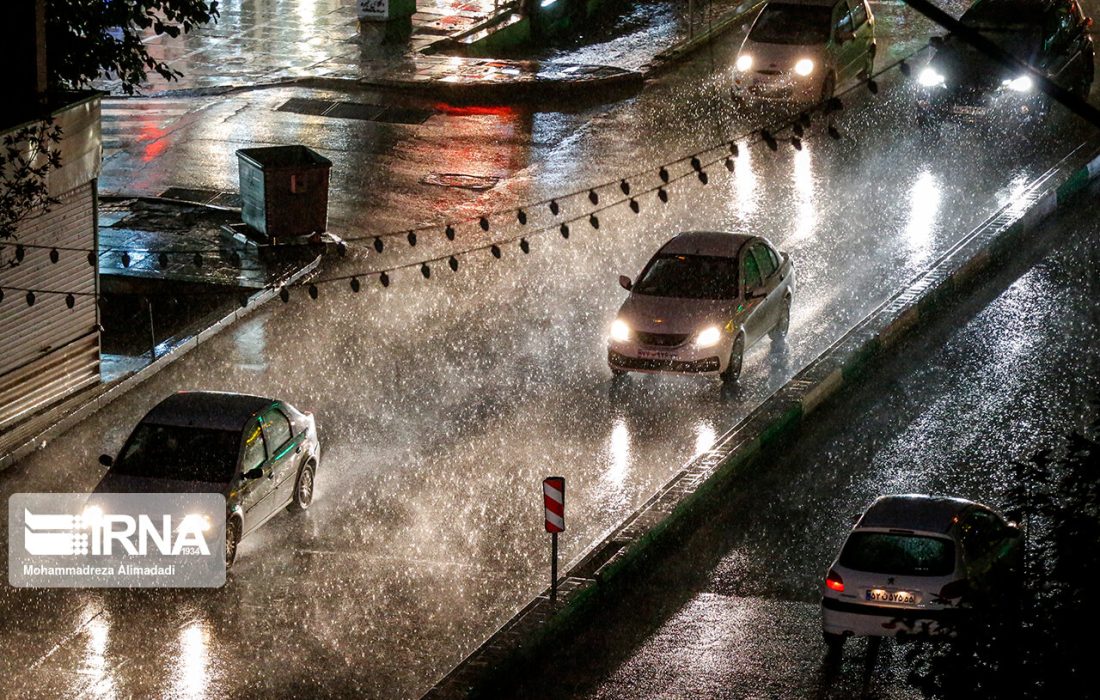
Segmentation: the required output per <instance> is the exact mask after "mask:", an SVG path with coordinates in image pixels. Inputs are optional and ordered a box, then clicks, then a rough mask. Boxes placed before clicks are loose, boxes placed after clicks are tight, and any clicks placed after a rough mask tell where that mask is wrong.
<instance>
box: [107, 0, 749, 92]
mask: <svg viewBox="0 0 1100 700" xmlns="http://www.w3.org/2000/svg"><path fill="white" fill-rule="evenodd" d="M760 3H761V0H716V2H713V3H708V4H706V5H703V4H700V6H701V7H704V8H705V11H706V15H705V16H700V15H699V13H698V12H697V13H696V15H697V16H696V18H695V20H694V21H693V22H692V25H693V26H692V28H689V26H688V22H687V20H686V16H685V15H684V11H683V10H681V9H680V6H679V4H676V3H671V4H668V6H667V7H666V6H665V5H662V4H661V3H657V4H655V5H652V6H644V7H643V6H639V8H637V9H634V10H632V11H633V12H634V13H635V14H634V16H632V17H630V18H629V21H628V22H626V23H627V24H628V25H631V26H630V27H628V28H627V29H625V30H623V31H625V32H627V33H626V34H625V35H624V36H621V37H620V36H618V35H617V34H616V30H614V29H613V30H612V31H611V34H612V36H611V37H610V39H609V40H607V41H605V42H604V43H598V40H597V43H592V42H588V43H586V44H585V45H583V46H579V47H573V48H564V49H553V48H552V47H543V48H542V49H541V50H540V53H539V55H538V60H513V59H498V58H475V57H469V56H459V55H443V53H441V52H453V51H454V50H455V48H456V47H459V46H461V45H462V44H463V41H466V42H469V41H471V40H473V39H475V38H478V37H480V36H482V35H484V34H486V33H491V32H493V31H495V30H496V29H497V28H501V27H506V26H508V25H509V24H511V23H514V22H515V21H516V20H517V19H518V18H519V15H518V12H517V2H516V0H509V1H507V2H506V1H503V0H500V1H491V0H418V3H417V9H418V11H417V12H416V14H415V15H413V17H412V34H411V36H410V37H409V39H408V40H407V41H406V42H404V43H401V44H384V43H382V41H381V30H380V29H379V28H376V27H374V26H373V25H363V27H360V26H359V22H358V21H357V19H356V7H355V2H352V1H351V0H316V1H315V2H311V3H301V4H299V5H298V7H297V8H296V11H295V12H294V13H286V12H285V8H284V6H281V5H280V6H264V7H256V6H252V5H248V6H244V5H231V6H227V7H223V8H222V14H221V17H220V18H219V20H218V23H217V24H211V25H206V26H201V27H197V28H195V29H194V30H192V31H191V32H190V33H187V34H183V35H181V36H179V37H177V38H175V39H172V38H170V37H168V36H167V35H161V36H156V35H153V34H150V35H149V36H148V37H147V38H146V40H145V44H146V46H147V47H148V48H149V51H150V54H151V55H152V56H153V57H154V58H156V59H160V60H164V61H166V62H168V64H169V65H170V66H171V67H172V68H174V69H176V70H179V71H180V72H182V73H183V76H182V77H180V78H179V79H178V80H172V81H166V80H164V79H163V78H162V77H161V76H159V75H157V74H156V73H152V74H150V75H149V77H148V80H147V82H146V83H145V84H144V85H142V86H140V89H139V92H140V93H141V94H145V95H188V94H191V95H201V94H219V93H223V92H228V91H231V90H235V89H249V88H255V87H264V86H275V85H302V86H307V87H321V88H342V87H343V88H346V87H365V88H383V89H387V90H402V91H408V92H413V93H418V94H424V93H429V94H435V95H438V96H440V97H447V98H461V99H493V100H499V99H501V98H502V97H503V98H509V99H516V100H523V99H530V98H532V97H558V96H563V95H565V94H579V93H580V94H588V95H593V94H595V95H600V94H601V93H600V92H599V91H597V90H593V89H592V88H593V87H595V86H597V85H598V86H600V87H601V88H603V87H609V88H616V89H620V90H621V89H637V88H640V87H641V85H642V84H643V83H644V81H645V79H646V78H647V77H648V76H650V75H652V74H654V73H656V72H658V71H659V70H661V69H662V68H664V67H665V66H667V65H670V64H671V63H673V62H675V61H678V60H680V59H681V58H683V57H684V56H685V55H687V54H688V53H690V52H691V51H694V50H695V49H697V48H700V47H702V46H705V45H706V44H707V43H709V42H710V41H712V40H713V39H714V38H716V37H717V36H720V35H721V34H723V33H724V32H725V31H727V30H728V29H729V28H731V27H732V26H734V25H736V24H737V23H738V22H740V21H741V20H742V19H744V18H745V17H746V16H748V15H749V14H750V13H751V12H752V11H753V10H755V9H756V8H758V7H759V5H760ZM639 23H640V24H642V25H645V26H644V27H643V28H642V29H637V28H636V27H634V26H633V25H636V24H639ZM598 33H599V32H598V31H596V34H598ZM619 39H622V41H619ZM611 57H614V59H613V60H614V62H615V63H616V64H617V65H605V63H604V59H606V58H611ZM592 61H597V62H592ZM513 86H514V87H513ZM98 87H100V88H102V89H104V90H107V91H109V92H112V93H116V94H118V93H120V92H121V85H120V83H119V81H117V80H115V81H102V82H101V83H99V84H98Z"/></svg>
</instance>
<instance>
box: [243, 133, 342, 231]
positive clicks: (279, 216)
mask: <svg viewBox="0 0 1100 700" xmlns="http://www.w3.org/2000/svg"><path fill="white" fill-rule="evenodd" d="M237 164H238V166H239V170H240V183H241V220H242V221H244V223H246V224H248V225H249V226H251V227H252V228H253V229H255V230H256V231H258V232H260V233H261V234H262V235H263V236H265V237H266V238H267V239H268V240H269V241H270V242H272V243H276V242H278V241H279V240H285V239H288V238H294V237H296V236H308V235H311V234H314V233H323V232H324V231H325V229H326V228H327V227H328V178H329V170H330V169H331V168H332V161H330V160H329V159H328V158H325V157H324V156H322V155H321V154H319V153H317V152H316V151H314V150H313V149H311V148H307V147H306V146H271V147H268V148H241V149H238V150H237Z"/></svg>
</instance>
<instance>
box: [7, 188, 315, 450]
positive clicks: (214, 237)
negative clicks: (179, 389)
mask: <svg viewBox="0 0 1100 700" xmlns="http://www.w3.org/2000/svg"><path fill="white" fill-rule="evenodd" d="M98 215H99V252H98V258H99V273H100V294H101V296H100V326H101V327H102V331H101V333H100V343H101V354H100V383H99V384H98V385H96V386H93V387H91V388H89V389H87V390H86V391H83V392H80V393H79V394H76V395H75V396H72V397H69V398H68V399H66V400H65V401H63V402H61V403H60V404H58V405H55V406H52V407H51V408H49V409H46V410H45V411H42V412H40V413H38V414H36V415H34V416H32V417H31V418H29V419H28V420H26V421H24V422H23V423H20V424H18V425H16V426H13V427H12V428H11V429H10V431H5V436H4V441H3V447H2V448H0V469H4V468H6V467H8V466H10V465H11V464H13V463H14V462H15V461H17V460H18V459H19V458H21V457H22V456H23V455H25V454H27V453H28V452H30V451H32V450H34V449H35V448H36V447H37V446H38V445H39V444H41V443H42V442H43V441H44V440H46V439H49V438H50V437H52V436H53V435H57V434H60V433H61V432H64V430H66V429H68V427H69V426H71V425H73V424H75V423H76V422H78V421H79V420H80V419H82V418H83V417H84V416H86V415H88V414H90V413H91V412H93V411H95V410H97V409H98V408H100V407H101V406H102V405H104V404H105V403H106V402H108V401H111V400H113V399H114V398H117V397H118V396H121V395H122V394H123V393H125V392H126V391H127V390H129V389H130V388H133V387H134V386H136V385H137V384H138V383H140V382H141V381H144V380H145V379H146V378H148V377H150V376H152V375H153V374H155V373H156V372H159V371H160V370H161V369H163V368H164V367H165V366H167V365H168V364H170V363H171V362H173V361H175V360H176V359H178V358H179V357H181V356H182V355H184V354H185V353H187V352H189V351H190V350H191V349H192V348H194V347H196V346H197V345H199V344H200V343H203V342H205V341H206V340H207V339H208V338H210V337H212V336H213V335H216V334H217V333H218V332H220V331H221V330H223V329H224V328H227V327H228V326H229V325H231V324H232V323H233V322H235V321H236V320H237V319H238V318H241V317H242V316H244V315H246V314H248V313H250V312H251V311H252V310H253V309H254V308H256V307H258V306H260V305H261V304H263V303H265V302H266V301H269V300H270V299H272V298H274V297H275V294H276V289H277V288H278V287H279V286H280V285H282V284H289V283H290V282H293V281H295V280H298V279H300V278H302V277H303V276H305V275H308V274H310V273H311V272H312V271H313V270H315V269H316V267H317V266H318V264H319V263H320V252H321V249H320V248H319V247H318V246H315V245H303V246H300V247H298V246H280V247H278V248H277V249H276V248H275V247H272V246H264V245H258V244H257V243H255V242H253V241H251V240H250V239H248V238H247V237H245V236H243V235H241V234H240V233H233V232H230V231H227V230H225V228H224V227H226V226H229V225H231V224H235V223H239V222H240V212H239V210H236V209H232V208H227V207H214V206H209V205H202V204H192V203H186V202H172V201H168V200H150V199H117V198H102V199H101V200H100V203H99V207H98ZM165 250H166V251H184V252H166V253H165V254H164V257H163V258H162V257H161V254H160V251H165ZM196 254H197V255H198V259H196ZM196 263H201V264H196Z"/></svg>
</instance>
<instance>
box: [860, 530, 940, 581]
mask: <svg viewBox="0 0 1100 700" xmlns="http://www.w3.org/2000/svg"><path fill="white" fill-rule="evenodd" d="M840 565H841V566H843V567H845V568H848V569H854V570H856V571H868V572H871V573H875V574H887V575H890V576H946V575H948V574H950V573H951V572H952V571H954V570H955V544H954V543H953V542H951V540H945V539H941V538H939V537H927V536H924V535H903V534H895V533H887V532H853V533H852V534H851V535H850V536H849V537H848V541H847V542H846V543H845V544H844V549H843V550H842V551H841V553H840Z"/></svg>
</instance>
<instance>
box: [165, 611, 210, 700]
mask: <svg viewBox="0 0 1100 700" xmlns="http://www.w3.org/2000/svg"><path fill="white" fill-rule="evenodd" d="M209 643H210V633H209V632H208V631H207V629H206V627H205V626H204V625H203V624H202V623H200V622H198V621H195V622H192V623H191V624H189V625H187V626H186V627H184V628H183V630H181V631H180V651H179V662H178V663H179V665H178V666H177V669H176V674H175V677H174V678H173V686H174V687H175V691H176V692H175V694H176V695H177V696H178V697H185V698H201V697H204V696H205V695H206V688H207V687H208V681H209V679H208V678H207V677H206V670H207V658H206V657H207V654H208V653H209Z"/></svg>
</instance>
